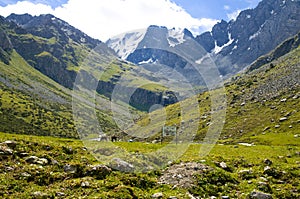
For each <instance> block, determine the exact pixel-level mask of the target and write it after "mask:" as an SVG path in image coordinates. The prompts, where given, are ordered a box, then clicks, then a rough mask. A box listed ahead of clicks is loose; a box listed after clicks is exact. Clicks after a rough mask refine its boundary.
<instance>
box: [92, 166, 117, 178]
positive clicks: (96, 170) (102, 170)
mask: <svg viewBox="0 0 300 199" xmlns="http://www.w3.org/2000/svg"><path fill="white" fill-rule="evenodd" d="M111 172H112V170H111V168H109V167H107V166H105V165H95V166H90V169H89V171H88V175H89V176H93V177H95V178H96V179H104V178H105V177H106V176H107V175H109V174H110V173H111Z"/></svg>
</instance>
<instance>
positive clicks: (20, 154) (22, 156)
mask: <svg viewBox="0 0 300 199" xmlns="http://www.w3.org/2000/svg"><path fill="white" fill-rule="evenodd" d="M28 155H29V153H19V154H18V156H19V157H21V158H24V157H26V156H28Z"/></svg>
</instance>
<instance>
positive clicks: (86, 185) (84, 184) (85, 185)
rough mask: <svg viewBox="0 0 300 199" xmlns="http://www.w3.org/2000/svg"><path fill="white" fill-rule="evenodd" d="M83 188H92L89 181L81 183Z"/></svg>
mask: <svg viewBox="0 0 300 199" xmlns="http://www.w3.org/2000/svg"><path fill="white" fill-rule="evenodd" d="M81 187H83V188H86V187H90V183H89V182H88V181H84V182H81Z"/></svg>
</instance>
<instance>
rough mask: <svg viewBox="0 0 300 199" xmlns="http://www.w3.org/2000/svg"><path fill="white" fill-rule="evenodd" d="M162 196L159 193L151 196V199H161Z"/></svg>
mask: <svg viewBox="0 0 300 199" xmlns="http://www.w3.org/2000/svg"><path fill="white" fill-rule="evenodd" d="M163 196H164V194H163V193H161V192H159V193H155V194H153V195H152V198H163Z"/></svg>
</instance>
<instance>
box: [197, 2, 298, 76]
mask: <svg viewBox="0 0 300 199" xmlns="http://www.w3.org/2000/svg"><path fill="white" fill-rule="evenodd" d="M299 30H300V2H299V1H296V0H264V1H262V2H260V3H259V5H258V6H257V7H256V8H255V9H248V10H245V11H242V12H241V13H240V15H239V16H238V17H237V19H236V20H235V21H233V20H232V21H230V22H225V21H221V22H220V23H218V24H216V25H215V26H214V27H213V29H212V31H211V32H207V33H204V34H202V35H200V36H197V37H196V40H197V41H198V42H199V44H201V45H203V47H204V48H205V49H206V50H207V51H208V52H210V53H214V54H215V60H216V63H217V65H218V67H219V68H220V70H221V73H223V74H230V73H236V72H238V71H239V70H242V69H244V68H245V67H246V66H247V65H249V64H251V63H252V62H253V61H255V60H256V59H257V58H258V57H260V56H262V55H264V54H266V53H268V52H270V51H271V50H273V49H274V48H275V47H276V46H277V45H279V44H280V43H281V42H283V41H284V40H286V39H287V38H289V37H291V36H293V35H295V34H297V33H298V31H299Z"/></svg>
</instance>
